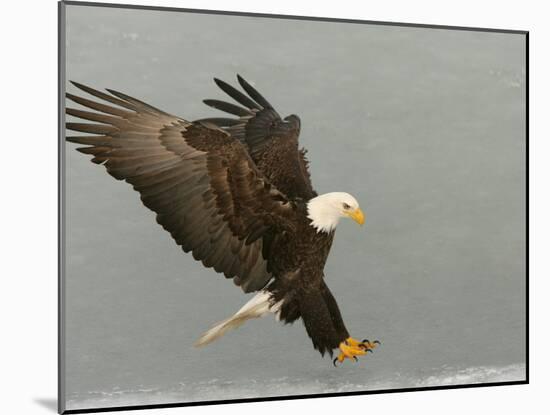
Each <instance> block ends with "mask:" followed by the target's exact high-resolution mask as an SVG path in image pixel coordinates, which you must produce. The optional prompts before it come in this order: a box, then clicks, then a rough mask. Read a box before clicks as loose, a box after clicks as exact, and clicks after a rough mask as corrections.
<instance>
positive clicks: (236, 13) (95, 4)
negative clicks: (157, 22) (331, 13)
mask: <svg viewBox="0 0 550 415" xmlns="http://www.w3.org/2000/svg"><path fill="white" fill-rule="evenodd" d="M62 2H63V3H65V4H66V5H70V6H88V7H111V8H116V9H133V10H156V11H164V12H180V13H181V12H184V13H199V14H213V15H224V16H240V17H261V18H270V19H287V20H309V21H316V22H332V23H352V24H370V25H379V26H401V27H411V28H421V29H445V30H468V31H476V32H493V33H511V34H526V33H528V31H527V30H515V29H499V28H487V27H467V26H452V25H434V24H424V23H406V22H390V21H373V20H361V19H345V18H336V17H323V16H300V15H290V14H269V13H256V12H242V11H225V10H212V9H189V8H180V7H166V6H145V5H133V4H117V3H99V2H85V1H74V0H63V1H62Z"/></svg>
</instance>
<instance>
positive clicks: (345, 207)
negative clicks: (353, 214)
mask: <svg viewBox="0 0 550 415" xmlns="http://www.w3.org/2000/svg"><path fill="white" fill-rule="evenodd" d="M342 207H343V208H344V210H349V209H351V206H350V205H348V204H347V203H342Z"/></svg>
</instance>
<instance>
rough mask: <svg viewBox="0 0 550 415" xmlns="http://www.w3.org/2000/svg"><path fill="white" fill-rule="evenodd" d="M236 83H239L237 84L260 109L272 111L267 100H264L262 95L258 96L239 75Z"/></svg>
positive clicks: (254, 89)
mask: <svg viewBox="0 0 550 415" xmlns="http://www.w3.org/2000/svg"><path fill="white" fill-rule="evenodd" d="M237 81H239V84H240V85H241V86H242V87H243V89H244V90H245V91H246V93H247V94H248V95H250V97H251V98H252V99H253V100H254V101H256V102H257V103H258V104H260V105H261V106H262V107H264V108H267V109H273V107H272V106H271V104H270V103H269V102H268V100H267V99H265V98H264V97H263V96H262V94H260V93H259V92H258V91H257V90H256V88H254V87H253V86H252V85H250V84H249V83H248V82H247V81H246V80H245V79H244V78H243V77H242V76H241V75H239V74H237Z"/></svg>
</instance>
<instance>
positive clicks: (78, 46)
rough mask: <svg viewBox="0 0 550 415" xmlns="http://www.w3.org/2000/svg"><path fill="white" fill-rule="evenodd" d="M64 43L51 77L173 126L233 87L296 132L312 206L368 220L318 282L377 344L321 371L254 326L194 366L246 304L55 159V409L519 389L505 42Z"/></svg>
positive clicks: (184, 18)
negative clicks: (208, 339)
mask: <svg viewBox="0 0 550 415" xmlns="http://www.w3.org/2000/svg"><path fill="white" fill-rule="evenodd" d="M66 42H67V65H66V69H67V79H73V80H76V81H80V82H83V83H86V84H89V85H91V86H95V87H98V88H103V87H112V88H114V89H117V90H120V91H123V92H126V93H128V94H130V95H133V96H135V97H137V98H139V99H142V100H144V101H146V102H149V103H151V104H152V105H154V106H156V107H159V108H161V109H163V110H165V111H167V112H171V113H174V114H177V115H180V116H182V117H184V118H187V119H194V118H199V117H204V116H210V115H213V114H216V113H217V112H216V111H215V110H211V109H209V108H208V107H206V106H204V105H203V104H202V103H201V100H202V99H203V98H219V97H222V96H223V94H222V93H221V92H219V91H218V90H217V87H216V86H215V85H214V84H213V82H212V77H213V76H216V77H220V78H222V79H225V80H227V81H230V82H231V83H235V74H236V73H240V74H241V75H243V76H244V77H245V78H246V79H247V80H249V81H251V83H253V84H255V85H256V87H257V88H258V89H259V90H260V91H261V92H262V93H263V94H264V95H265V96H266V97H267V98H268V99H269V100H270V101H271V102H272V104H273V105H274V106H275V107H276V108H277V109H278V110H279V112H280V113H281V114H285V115H286V114H290V113H297V114H299V115H300V117H301V119H302V136H301V142H302V143H303V145H304V146H305V147H307V148H308V149H309V157H310V160H311V172H312V178H313V182H314V185H315V187H316V189H317V190H318V191H319V192H320V193H323V192H328V191H340V190H341V191H348V192H350V193H352V194H354V195H355V196H356V197H357V199H358V200H359V202H360V204H361V206H362V208H363V210H364V211H365V212H366V214H367V222H366V224H365V226H364V227H363V228H360V227H358V226H356V225H355V224H354V223H353V222H351V221H343V222H342V223H341V224H340V226H339V228H338V231H337V236H336V240H335V244H334V246H333V248H332V252H331V255H330V258H329V260H328V263H327V265H326V269H325V271H326V272H325V273H326V275H327V283H328V285H329V286H330V287H331V289H332V291H333V293H334V295H335V297H336V299H337V300H338V302H339V305H340V308H341V310H342V314H343V316H344V320H345V322H346V324H347V326H348V329H349V331H350V332H351V333H352V335H353V336H355V337H357V338H360V339H361V338H363V337H368V338H371V339H373V338H378V339H380V340H381V341H382V342H383V344H382V347H380V348H379V349H378V350H376V352H375V353H374V354H372V355H369V356H367V357H365V358H362V359H360V361H359V363H356V364H351V363H349V362H346V364H345V365H343V367H341V368H338V369H334V368H333V367H332V365H331V363H330V361H329V359H328V358H325V359H321V358H320V355H319V354H318V353H317V352H316V351H314V350H313V348H312V346H311V342H310V340H309V338H308V337H307V335H306V333H305V330H304V328H303V326H302V324H301V323H300V322H297V323H296V324H294V325H293V326H285V327H283V326H281V325H280V324H279V323H277V322H276V321H275V320H274V319H273V318H271V317H268V318H264V319H261V320H255V321H251V322H249V323H248V324H246V325H245V326H243V327H242V328H240V329H239V330H237V331H234V332H232V333H229V334H228V335H226V336H225V337H224V338H223V339H222V340H221V341H219V342H217V343H214V344H212V345H209V346H208V347H206V348H203V349H195V348H193V346H192V345H193V342H194V341H195V340H196V338H197V337H198V336H199V335H200V334H201V333H202V332H203V331H204V330H205V329H207V328H209V327H210V326H211V325H212V323H214V322H216V321H218V320H220V319H223V318H225V317H227V316H229V315H230V314H233V313H234V312H235V311H236V310H237V309H238V308H239V307H240V306H241V305H242V304H243V303H244V302H245V301H246V300H248V297H245V296H244V295H243V294H242V293H241V292H240V290H239V289H238V288H236V287H234V286H233V285H232V283H230V282H228V281H226V280H225V279H224V278H223V276H221V275H219V274H215V273H214V272H213V271H212V270H207V269H205V268H203V266H202V265H201V264H200V263H197V262H195V261H194V260H193V259H192V257H191V256H190V255H186V254H184V253H183V252H182V251H181V250H180V249H179V248H178V247H177V246H176V245H175V243H173V241H172V240H171V238H170V235H169V234H168V233H166V232H165V231H163V230H162V228H161V227H160V226H158V225H157V224H156V223H155V220H154V214H153V213H152V212H150V211H149V210H147V209H146V208H144V207H143V206H142V205H141V203H140V201H139V196H138V195H137V193H135V192H134V191H133V190H132V189H131V188H130V186H129V185H127V184H125V183H122V182H117V181H115V180H114V179H113V178H111V177H110V176H108V175H107V174H106V173H105V171H104V168H103V167H98V166H95V165H93V164H91V163H90V162H89V157H88V156H85V155H82V154H80V153H77V152H76V151H74V147H76V146H75V145H73V144H70V143H69V144H67V145H66V160H65V161H66V206H65V214H66V278H65V287H66V305H65V319H66V327H65V329H66V351H65V357H66V369H65V370H66V373H65V376H66V393H67V395H66V396H67V401H68V402H67V404H68V409H76V408H82V407H92V406H112V405H124V404H145V403H163V402H177V401H193V400H209V399H230V398H240V397H255V396H276V395H286V394H297V393H300V394H301V393H319V392H335V391H351V390H366V389H381V388H384V389H385V388H394V387H412V386H429V385H442V384H457V383H458V384H461V383H477V382H487V381H502V380H521V379H524V377H525V267H526V263H525V243H526V241H525V163H524V161H525V149H526V145H525V142H526V137H525V133H524V132H525V121H526V120H525V66H524V62H525V46H524V45H525V41H524V36H522V35H515V34H496V33H481V32H469V31H452V30H436V29H419V28H404V27H390V26H375V25H357V24H342V23H326V22H307V21H292V20H275V19H273V20H272V19H262V18H251V17H229V16H211V15H197V14H184V13H169V12H156V11H138V10H120V9H112V8H110V9H101V8H95V7H82V6H68V8H67V39H66ZM67 89H68V91H71V92H75V88H74V87H72V85H67ZM75 105H76V104H72V106H75Z"/></svg>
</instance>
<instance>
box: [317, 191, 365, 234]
mask: <svg viewBox="0 0 550 415" xmlns="http://www.w3.org/2000/svg"><path fill="white" fill-rule="evenodd" d="M307 217H308V218H309V219H311V226H313V227H314V228H315V229H317V232H330V231H332V230H334V229H335V228H336V225H338V222H339V221H340V218H352V219H353V220H354V221H355V222H357V223H358V224H359V225H362V224H363V223H364V222H365V215H364V214H363V212H362V211H361V209H360V208H359V203H358V202H357V200H356V199H355V198H354V197H353V196H352V195H350V194H349V193H344V192H332V193H325V194H323V195H320V196H317V197H314V198H313V199H311V200H310V201H309V202H308V203H307Z"/></svg>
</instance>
